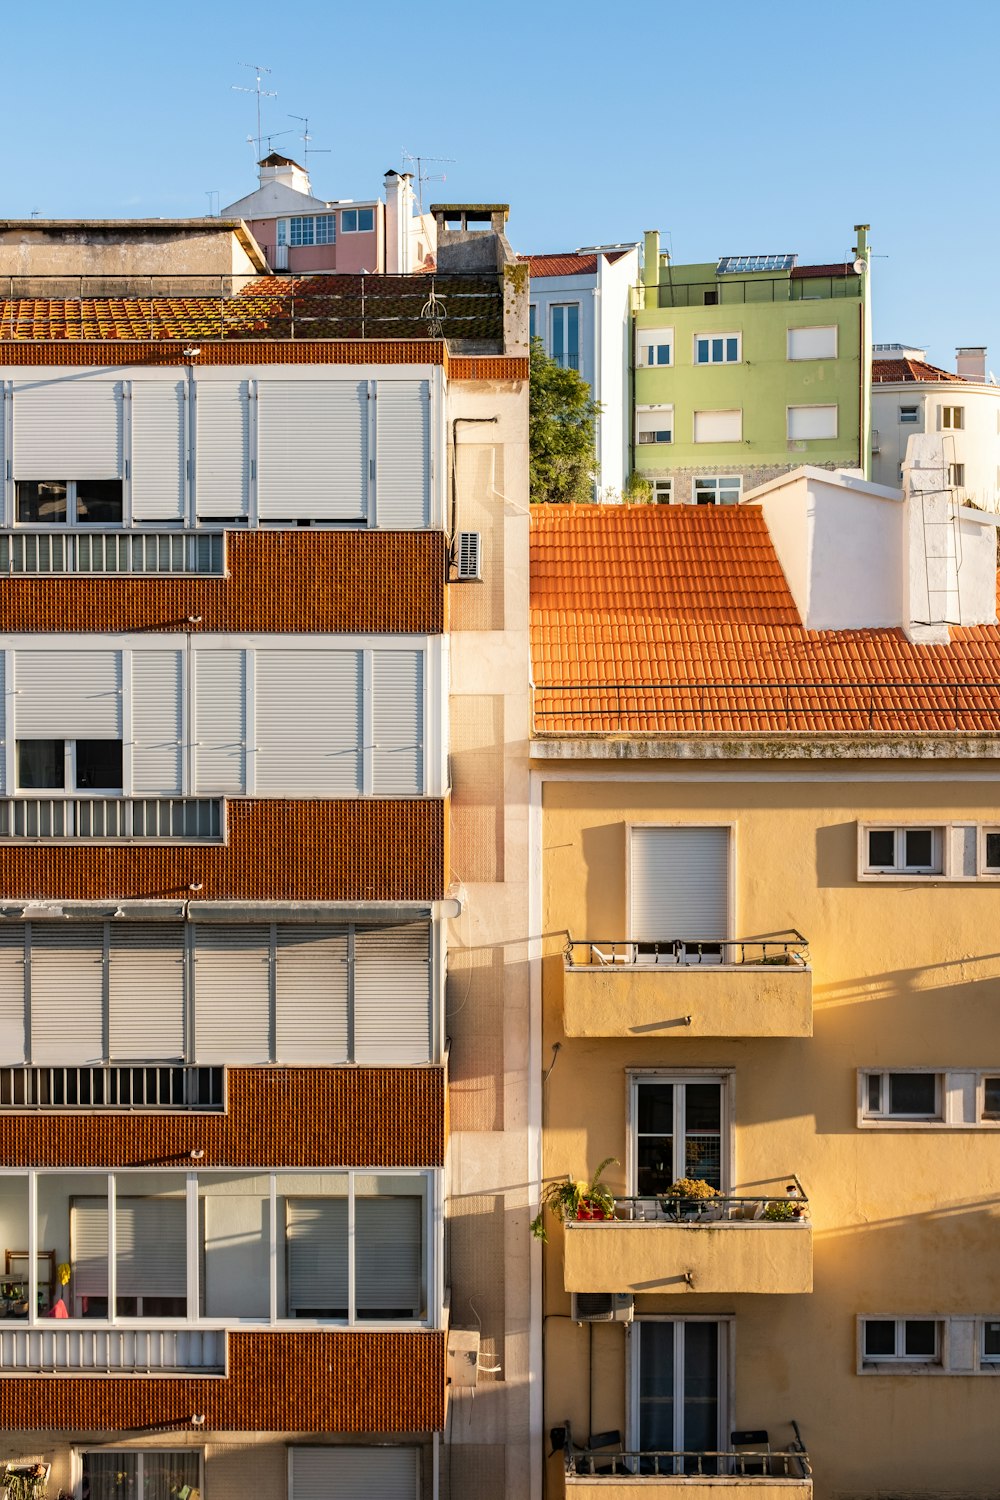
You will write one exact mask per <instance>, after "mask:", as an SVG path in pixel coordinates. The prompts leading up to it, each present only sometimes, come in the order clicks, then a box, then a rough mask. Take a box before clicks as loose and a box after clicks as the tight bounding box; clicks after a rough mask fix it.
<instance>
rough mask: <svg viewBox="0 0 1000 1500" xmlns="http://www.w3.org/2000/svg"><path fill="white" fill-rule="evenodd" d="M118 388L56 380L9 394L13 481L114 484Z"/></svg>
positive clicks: (118, 460)
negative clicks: (102, 481)
mask: <svg viewBox="0 0 1000 1500" xmlns="http://www.w3.org/2000/svg"><path fill="white" fill-rule="evenodd" d="M122 474H123V465H122V385H121V381H120V380H108V379H107V378H100V377H95V376H92V375H70V376H65V375H62V376H59V375H56V376H54V377H53V378H51V379H48V380H40V381H37V382H34V383H32V384H30V385H29V384H27V383H24V384H21V383H18V384H17V385H16V386H15V389H14V478H15V479H120V478H121V477H122Z"/></svg>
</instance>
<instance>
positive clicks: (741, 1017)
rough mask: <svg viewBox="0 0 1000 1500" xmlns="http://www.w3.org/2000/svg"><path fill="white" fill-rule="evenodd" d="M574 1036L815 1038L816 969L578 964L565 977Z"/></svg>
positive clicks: (568, 1026)
mask: <svg viewBox="0 0 1000 1500" xmlns="http://www.w3.org/2000/svg"><path fill="white" fill-rule="evenodd" d="M562 983H563V1028H564V1030H565V1032H566V1035H567V1036H639V1035H644V1036H646V1035H650V1034H655V1035H659V1036H670V1035H671V1034H672V1033H677V1032H678V1031H680V1030H681V1028H683V1029H684V1031H685V1033H686V1035H687V1036H688V1037H693V1036H727V1037H728V1036H811V1035H812V970H811V969H810V968H808V967H805V966H801V967H800V966H799V965H789V966H788V967H784V966H782V967H772V966H770V965H766V964H753V963H743V964H720V965H719V966H718V967H716V966H713V965H709V966H707V967H701V968H688V969H685V968H680V967H678V968H672V967H671V966H670V965H666V964H661V965H659V966H658V967H657V968H655V969H646V970H642V969H639V968H636V967H633V966H626V967H618V968H614V967H608V968H597V967H593V966H591V967H578V966H575V965H567V967H566V971H565V973H564V974H563V981H562Z"/></svg>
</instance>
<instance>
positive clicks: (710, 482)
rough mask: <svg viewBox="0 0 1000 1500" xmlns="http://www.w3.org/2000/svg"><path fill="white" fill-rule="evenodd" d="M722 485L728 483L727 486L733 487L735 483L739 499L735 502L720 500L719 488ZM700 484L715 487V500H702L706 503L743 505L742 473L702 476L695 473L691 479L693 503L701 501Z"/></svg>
mask: <svg viewBox="0 0 1000 1500" xmlns="http://www.w3.org/2000/svg"><path fill="white" fill-rule="evenodd" d="M722 485H726V486H727V488H731V487H732V486H733V485H736V488H737V499H736V501H735V502H724V501H722V500H720V499H719V498H718V496H719V489H720V486H722ZM699 486H705V487H709V486H711V487H712V488H714V490H715V495H716V498H715V499H714V500H712V501H711V502H707V501H706V502H702V503H705V504H709V503H710V504H712V505H723V504H728V503H735V504H736V505H741V504H742V502H743V475H742V474H702V475H701V476H699V475H697V474H696V475H694V477H693V478H692V480H691V504H692V505H697V504H698V503H699V501H698V488H699Z"/></svg>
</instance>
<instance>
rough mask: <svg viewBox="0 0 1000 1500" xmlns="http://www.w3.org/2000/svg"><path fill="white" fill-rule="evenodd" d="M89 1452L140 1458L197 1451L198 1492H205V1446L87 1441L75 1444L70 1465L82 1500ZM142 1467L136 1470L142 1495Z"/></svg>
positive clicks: (74, 1482)
mask: <svg viewBox="0 0 1000 1500" xmlns="http://www.w3.org/2000/svg"><path fill="white" fill-rule="evenodd" d="M88 1453H100V1454H108V1453H135V1454H138V1455H139V1457H140V1459H141V1458H142V1457H143V1456H144V1455H145V1454H147V1453H183V1454H184V1456H185V1457H187V1456H188V1455H190V1454H192V1453H196V1454H197V1455H198V1486H197V1488H198V1493H199V1494H204V1492H205V1450H204V1448H194V1447H190V1446H188V1445H186V1444H185V1445H184V1446H183V1447H181V1448H139V1447H130V1446H129V1444H128V1443H123V1444H121V1445H120V1446H118V1447H114V1446H111V1445H110V1444H105V1445H104V1446H103V1447H96V1446H93V1445H91V1444H89V1443H85V1444H81V1445H80V1446H79V1447H76V1446H74V1448H73V1452H72V1463H71V1466H70V1471H71V1475H72V1485H71V1488H72V1490H73V1493H74V1495H76V1496H78V1497H80V1500H82V1496H83V1460H84V1458H85V1457H86V1455H87V1454H88ZM141 1467H142V1466H141V1463H140V1464H139V1465H137V1471H136V1472H137V1478H138V1480H139V1482H138V1484H137V1485H136V1493H137V1494H138V1495H142V1494H144V1493H145V1487H144V1485H143V1483H142V1476H141Z"/></svg>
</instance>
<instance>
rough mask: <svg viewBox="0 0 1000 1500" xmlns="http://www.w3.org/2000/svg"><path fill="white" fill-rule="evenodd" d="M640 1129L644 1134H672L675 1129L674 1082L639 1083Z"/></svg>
mask: <svg viewBox="0 0 1000 1500" xmlns="http://www.w3.org/2000/svg"><path fill="white" fill-rule="evenodd" d="M638 1096H639V1104H638V1116H639V1130H640V1132H641V1133H642V1134H649V1133H652V1134H653V1135H671V1134H672V1133H673V1129H674V1086H673V1084H672V1083H645V1082H643V1083H640V1084H639V1085H638Z"/></svg>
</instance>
